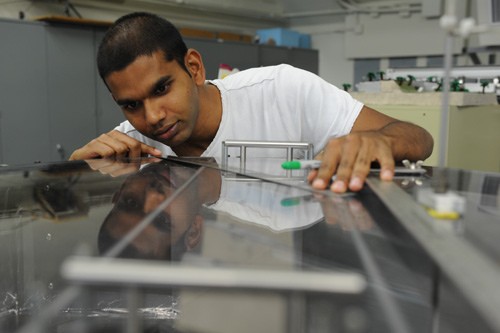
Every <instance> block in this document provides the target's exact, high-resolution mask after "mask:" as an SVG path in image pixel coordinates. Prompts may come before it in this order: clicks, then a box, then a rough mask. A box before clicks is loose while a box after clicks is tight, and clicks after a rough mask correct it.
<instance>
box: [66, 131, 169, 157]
mask: <svg viewBox="0 0 500 333" xmlns="http://www.w3.org/2000/svg"><path fill="white" fill-rule="evenodd" d="M148 154H149V155H153V156H156V157H160V156H161V151H159V150H158V149H156V148H154V147H151V146H148V145H147V144H145V143H142V142H140V141H138V140H136V139H134V138H131V137H129V136H128V135H126V134H124V133H122V132H120V131H117V130H112V131H110V132H108V133H105V134H102V135H101V136H99V137H98V138H95V139H94V140H92V141H90V142H89V143H87V144H86V145H85V146H83V147H81V148H79V149H77V150H75V151H74V152H73V154H71V156H70V157H69V159H70V160H87V159H92V158H101V157H130V158H137V157H140V156H144V155H148Z"/></svg>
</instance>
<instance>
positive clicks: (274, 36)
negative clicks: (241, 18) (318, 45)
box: [257, 28, 311, 48]
mask: <svg viewBox="0 0 500 333" xmlns="http://www.w3.org/2000/svg"><path fill="white" fill-rule="evenodd" d="M257 36H259V43H260V44H274V45H277V46H289V47H304V48H310V47H311V39H310V36H309V35H304V34H301V33H298V32H297V31H293V30H290V29H284V28H272V29H260V30H257ZM273 41H274V42H273Z"/></svg>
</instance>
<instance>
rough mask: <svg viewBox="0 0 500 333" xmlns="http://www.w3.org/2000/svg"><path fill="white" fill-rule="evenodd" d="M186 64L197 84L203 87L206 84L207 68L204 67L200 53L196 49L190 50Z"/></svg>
mask: <svg viewBox="0 0 500 333" xmlns="http://www.w3.org/2000/svg"><path fill="white" fill-rule="evenodd" d="M184 64H185V65H186V68H187V69H188V71H189V73H190V74H191V77H192V78H193V80H194V82H195V83H196V84H198V85H201V84H204V83H205V79H206V74H205V66H204V65H203V60H202V58H201V54H200V52H198V51H196V50H195V49H188V51H187V53H186V56H185V57H184Z"/></svg>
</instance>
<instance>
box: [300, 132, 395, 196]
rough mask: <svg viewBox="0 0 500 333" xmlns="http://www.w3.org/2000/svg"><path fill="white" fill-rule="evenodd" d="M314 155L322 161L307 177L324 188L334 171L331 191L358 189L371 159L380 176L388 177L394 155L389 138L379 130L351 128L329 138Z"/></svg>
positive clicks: (390, 174)
mask: <svg viewBox="0 0 500 333" xmlns="http://www.w3.org/2000/svg"><path fill="white" fill-rule="evenodd" d="M316 159H320V160H321V161H322V162H321V167H320V168H319V169H318V170H313V171H311V173H310V174H309V176H308V180H309V181H312V186H313V187H314V188H317V189H325V188H326V187H327V186H328V184H329V181H330V179H331V178H332V176H333V175H334V174H336V178H335V181H334V182H333V184H332V185H331V187H330V189H331V190H332V191H334V192H338V193H342V192H345V191H347V189H349V190H351V191H359V190H361V188H362V187H363V184H364V182H365V179H366V177H367V176H368V174H369V172H370V165H371V163H372V162H373V161H378V162H379V163H380V167H381V172H380V178H381V179H382V180H392V178H393V175H394V157H393V155H392V150H391V146H390V141H389V140H388V139H387V138H386V137H385V136H384V135H383V134H382V133H379V132H375V131H366V132H354V133H351V134H349V135H346V136H343V137H340V138H335V139H331V140H330V141H329V142H328V144H327V146H326V147H325V149H324V150H323V152H322V153H321V154H320V155H318V156H317V157H316Z"/></svg>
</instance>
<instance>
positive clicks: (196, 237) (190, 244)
mask: <svg viewBox="0 0 500 333" xmlns="http://www.w3.org/2000/svg"><path fill="white" fill-rule="evenodd" d="M202 235H203V217H202V216H201V215H196V216H195V218H194V221H193V223H192V224H191V226H190V227H189V230H188V232H187V234H186V237H185V239H184V242H185V244H186V249H187V250H188V251H190V250H192V249H194V248H195V247H196V246H197V245H198V244H199V243H200V241H201V237H202Z"/></svg>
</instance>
